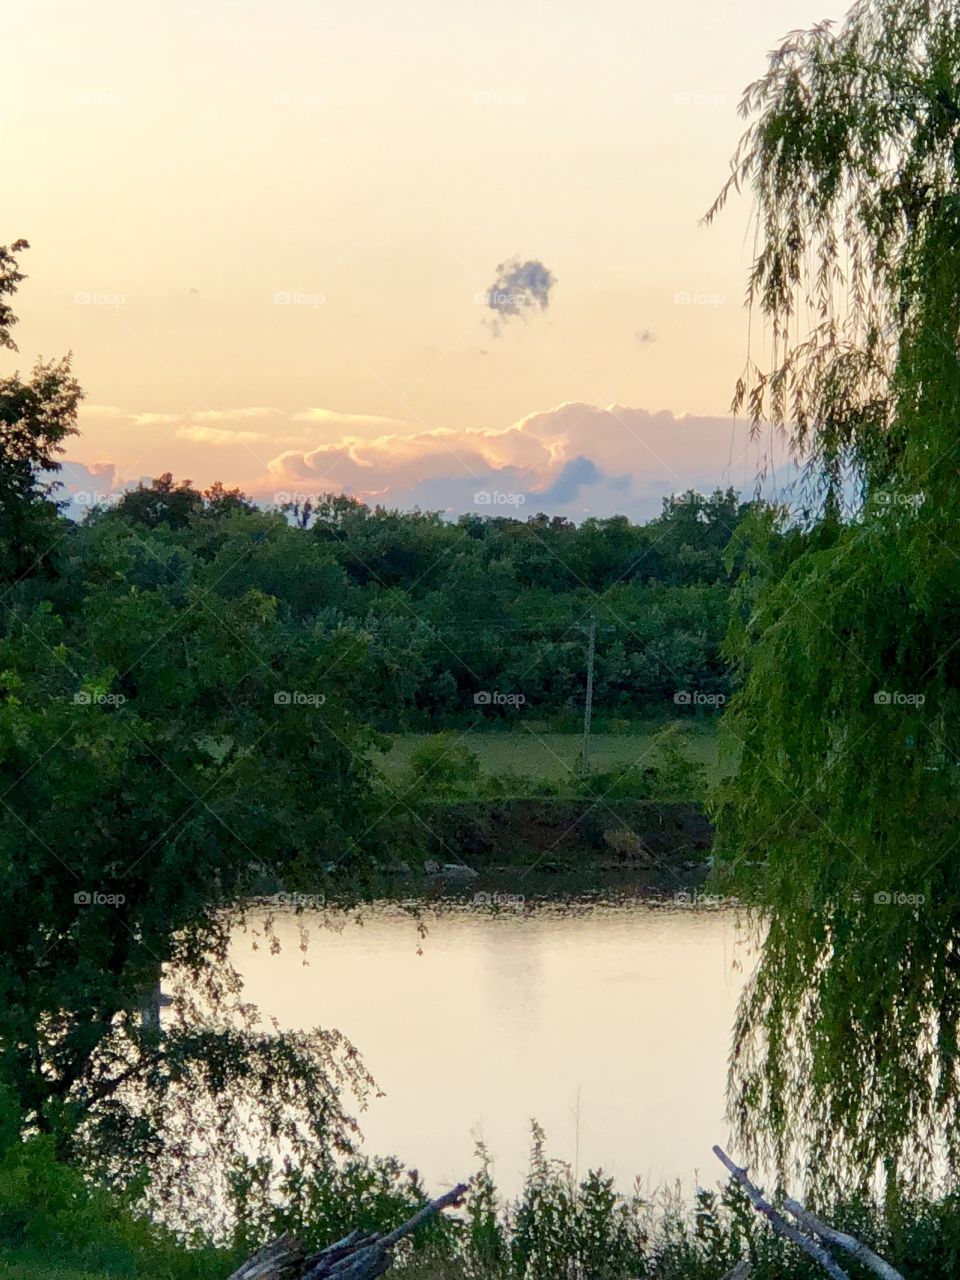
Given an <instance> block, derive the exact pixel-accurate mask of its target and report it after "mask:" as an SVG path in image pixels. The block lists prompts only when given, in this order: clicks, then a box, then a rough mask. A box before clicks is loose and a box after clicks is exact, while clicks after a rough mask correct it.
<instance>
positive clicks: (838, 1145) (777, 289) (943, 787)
mask: <svg viewBox="0 0 960 1280" xmlns="http://www.w3.org/2000/svg"><path fill="white" fill-rule="evenodd" d="M742 106H743V111H744V114H745V115H747V116H748V117H752V122H751V124H750V126H749V128H748V131H747V133H746V135H745V137H744V139H743V142H742V143H741V146H740V149H739V150H738V152H737V154H736V156H735V157H734V160H733V165H732V174H731V178H730V180H729V182H728V184H727V186H726V187H725V188H724V191H723V193H722V194H721V197H720V199H719V201H718V203H717V204H716V205H715V206H714V209H713V210H711V212H710V214H709V215H708V216H713V215H714V214H715V213H716V212H717V210H718V209H719V208H720V207H721V206H722V204H723V202H724V200H725V199H726V197H727V195H728V194H729V192H730V191H731V190H732V189H733V188H741V187H749V188H750V189H751V191H752V193H753V197H754V201H755V206H756V210H757V236H758V241H757V246H758V247H757V253H756V257H755V260H754V263H753V267H752V271H751V274H750V279H749V286H748V301H749V302H750V303H751V304H752V305H753V306H754V308H755V309H756V310H757V311H758V313H759V315H760V318H761V319H762V320H763V322H764V328H765V330H766V332H767V333H768V334H769V336H770V340H771V349H770V359H769V361H768V362H766V363H763V364H760V363H759V362H757V361H756V360H755V359H754V358H753V357H752V355H751V357H750V359H749V360H748V365H747V368H746V371H745V373H744V375H743V377H742V378H741V379H740V381H739V383H738V386H737V389H736V394H735V400H734V403H735V406H736V407H738V408H739V407H742V406H746V407H747V409H748V411H749V413H750V414H751V416H752V419H753V422H754V428H755V430H756V431H758V432H759V431H761V430H763V429H766V427H767V426H769V427H770V428H771V429H774V430H782V431H784V432H785V433H786V434H787V436H788V437H789V439H790V441H791V443H792V445H793V448H794V451H795V453H796V455H797V456H798V458H800V459H801V460H802V461H803V462H804V464H805V468H806V470H805V475H804V486H803V487H804V493H805V499H806V505H807V510H808V512H809V515H810V519H809V524H808V527H807V528H806V530H805V531H804V532H803V533H802V534H801V533H798V534H797V536H795V537H792V538H790V539H787V540H781V541H779V542H776V541H775V542H771V540H770V538H771V533H772V532H773V528H774V524H772V523H771V521H770V520H769V519H765V520H763V521H760V522H758V524H757V527H756V528H755V530H754V536H753V538H752V540H751V539H748V538H745V539H744V545H743V546H742V548H741V550H742V553H743V555H744V564H745V565H746V566H747V570H746V576H745V577H744V579H743V581H742V585H741V595H740V608H739V611H738V613H737V617H738V621H737V624H736V626H735V627H734V629H733V631H732V633H731V639H730V648H729V653H730V656H731V657H732V658H734V659H735V660H736V662H737V663H738V667H739V670H740V673H741V678H742V688H741V689H740V690H739V692H738V693H737V694H736V696H735V698H734V700H733V703H732V705H731V707H730V709H729V713H728V716H727V717H726V727H727V729H728V730H729V732H730V733H731V734H732V735H734V737H735V738H736V740H737V741H738V742H739V743H740V744H741V745H742V749H743V757H742V766H741V770H740V773H739V776H738V778H737V779H736V780H734V781H733V782H731V783H730V785H729V786H728V787H727V788H726V789H725V791H724V793H723V794H722V795H721V798H720V800H719V803H718V814H717V816H718V823H719V842H720V844H719V852H720V855H721V857H722V858H723V859H724V860H725V868H724V869H725V871H726V872H727V873H728V874H729V875H730V876H732V879H733V882H734V883H735V884H736V885H737V886H738V887H739V891H740V892H741V894H743V895H746V896H749V897H750V898H751V900H752V901H754V902H756V903H757V904H758V905H760V906H762V907H763V909H764V911H765V913H766V914H765V917H764V919H765V926H764V927H765V928H766V937H765V941H764V943H763V950H762V959H761V963H760V966H759V969H758V972H757V975H756V978H755V979H754V981H753V983H752V985H751V987H750V988H749V990H748V993H747V996H746V998H745V1001H744V1004H743V1006H742V1009H741V1016H740V1020H739V1024H738V1028H737V1035H736V1042H735V1048H734V1079H733V1084H734V1094H733V1101H734V1108H735V1117H736V1119H737V1120H738V1123H739V1127H740V1131H741V1137H742V1138H743V1139H744V1140H749V1141H752V1142H753V1144H754V1146H756V1147H758V1148H761V1149H764V1148H765V1149H767V1151H768V1153H771V1154H773V1155H774V1156H775V1157H776V1159H777V1160H778V1162H779V1164H780V1166H781V1168H783V1167H784V1166H785V1165H786V1164H787V1163H788V1162H789V1161H790V1159H791V1158H797V1159H801V1158H802V1159H803V1160H804V1162H805V1164H806V1168H807V1170H808V1172H810V1173H812V1172H813V1171H815V1172H816V1176H818V1177H820V1178H822V1177H823V1175H824V1172H825V1170H827V1169H831V1170H834V1171H835V1172H837V1174H838V1176H839V1175H840V1173H841V1171H843V1173H844V1176H850V1175H851V1174H852V1175H853V1176H855V1177H856V1178H858V1179H862V1180H864V1181H869V1179H870V1178H871V1177H872V1176H873V1173H874V1171H875V1170H876V1169H877V1168H878V1167H880V1166H881V1165H885V1166H886V1168H887V1169H888V1171H890V1172H894V1171H899V1173H900V1174H901V1175H904V1176H905V1175H906V1173H907V1172H908V1171H909V1172H911V1173H914V1174H916V1175H918V1176H923V1175H925V1174H929V1172H930V1170H931V1168H932V1160H933V1153H934V1152H935V1150H937V1149H940V1150H943V1149H944V1148H945V1150H946V1154H947V1156H948V1159H949V1161H950V1162H951V1164H952V1166H953V1167H954V1169H956V1167H957V1163H958V1154H960V1147H958V1140H957V1134H958V1131H957V1126H956V1122H955V1112H956V1106H957V1103H958V1101H960V1096H958V1086H960V1075H958V1061H957V1035H958V1031H960V983H958V978H960V951H958V943H960V937H958V928H960V914H958V910H957V908H958V903H960V859H958V856H957V839H958V836H957V832H958V827H957V818H958V816H960V815H958V785H957V784H958V780H960V773H958V763H960V754H958V752H960V736H958V710H960V702H958V695H960V656H958V655H960V649H958V639H957V637H958V627H957V624H958V619H960V484H958V480H960V474H958V447H960V365H958V331H960V252H958V250H960V10H958V9H957V8H956V6H955V5H953V4H950V3H943V2H934V3H928V2H926V0H862V2H861V3H858V4H856V5H855V6H854V7H853V8H852V10H851V11H850V13H849V15H848V16H847V18H846V19H845V20H844V21H843V22H842V23H841V24H840V25H839V26H833V25H831V24H829V23H822V24H820V25H818V26H816V27H814V28H813V29H811V30H809V31H804V32H798V33H794V34H793V35H791V36H790V37H789V38H788V39H787V41H786V42H785V43H784V44H783V45H782V46H781V47H780V48H779V49H778V50H776V51H775V52H774V53H773V54H772V56H771V59H770V66H769V70H768V71H767V73H766V75H765V76H763V77H762V78H761V79H760V80H758V81H757V82H756V83H755V84H754V85H752V86H750V88H748V90H747V91H746V94H745V96H744V99H743V104H742ZM774 523H775V522H774Z"/></svg>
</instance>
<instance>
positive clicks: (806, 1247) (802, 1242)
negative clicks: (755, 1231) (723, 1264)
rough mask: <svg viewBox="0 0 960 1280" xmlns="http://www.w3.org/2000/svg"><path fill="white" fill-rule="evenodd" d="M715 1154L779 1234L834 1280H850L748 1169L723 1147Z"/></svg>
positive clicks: (717, 1149) (716, 1150) (715, 1151)
mask: <svg viewBox="0 0 960 1280" xmlns="http://www.w3.org/2000/svg"><path fill="white" fill-rule="evenodd" d="M713 1154H714V1155H715V1156H716V1157H717V1159H718V1160H719V1161H720V1163H721V1164H722V1165H724V1166H725V1168H727V1169H729V1170H730V1172H731V1173H732V1174H733V1177H734V1179H735V1181H737V1182H738V1183H739V1184H740V1186H741V1187H743V1189H744V1191H745V1192H746V1194H747V1198H748V1199H749V1201H750V1203H751V1204H752V1205H753V1207H754V1208H755V1209H756V1210H757V1212H758V1213H762V1214H763V1216H764V1217H765V1218H766V1219H767V1221H768V1222H769V1223H770V1225H771V1227H773V1229H774V1231H776V1233H777V1235H781V1236H783V1237H784V1238H785V1239H786V1240H792V1241H793V1243H794V1244H795V1245H797V1247H798V1248H800V1249H802V1250H803V1251H804V1253H806V1254H807V1255H808V1256H809V1257H811V1258H813V1259H814V1261H815V1262H818V1263H819V1264H820V1266H821V1267H823V1269H824V1271H826V1273H827V1275H828V1276H832V1277H833V1280H850V1277H849V1276H848V1275H847V1273H846V1272H845V1271H844V1270H843V1268H842V1267H840V1266H838V1265H837V1263H836V1261H835V1260H834V1258H833V1257H832V1256H831V1255H830V1254H829V1253H827V1251H826V1249H824V1248H823V1246H822V1245H819V1244H818V1243H817V1242H816V1240H811V1238H810V1237H809V1236H805V1235H804V1234H803V1232H802V1231H798V1230H797V1228H796V1227H794V1226H792V1225H791V1224H790V1223H789V1222H787V1220H786V1218H784V1217H783V1215H782V1214H779V1213H777V1211H776V1209H774V1207H773V1205H771V1204H768V1203H767V1201H766V1200H764V1198H763V1196H762V1195H761V1194H760V1192H759V1191H758V1190H757V1188H756V1187H755V1186H754V1185H753V1183H752V1182H751V1181H750V1179H749V1178H748V1177H747V1171H746V1169H741V1168H739V1166H738V1165H735V1164H734V1163H733V1161H732V1160H731V1159H730V1157H729V1156H728V1155H727V1153H726V1152H725V1151H724V1150H723V1148H722V1147H714V1148H713Z"/></svg>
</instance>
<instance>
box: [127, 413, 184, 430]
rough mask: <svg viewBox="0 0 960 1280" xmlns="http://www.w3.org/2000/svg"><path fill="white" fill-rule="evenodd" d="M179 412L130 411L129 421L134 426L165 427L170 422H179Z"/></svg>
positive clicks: (180, 418)
mask: <svg viewBox="0 0 960 1280" xmlns="http://www.w3.org/2000/svg"><path fill="white" fill-rule="evenodd" d="M183 416H184V415H183V414H181V413H132V414H131V415H130V418H131V421H132V422H133V425H134V426H135V427H165V426H169V425H170V423H172V422H180V421H181V420H182V418H183Z"/></svg>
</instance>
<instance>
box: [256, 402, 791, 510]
mask: <svg viewBox="0 0 960 1280" xmlns="http://www.w3.org/2000/svg"><path fill="white" fill-rule="evenodd" d="M785 459H786V455H785V451H784V450H783V449H782V448H781V449H780V451H779V453H778V454H777V456H776V457H775V458H774V461H775V462H777V463H778V464H779V465H780V466H781V471H780V473H779V478H780V480H781V481H782V480H783V479H784V475H785V472H784V471H783V469H782V464H784V463H785ZM763 464H764V448H763V446H762V445H760V444H758V443H757V442H756V441H753V442H752V441H751V440H750V435H749V430H748V427H747V426H746V424H744V423H734V422H733V421H732V420H731V419H729V418H709V417H695V416H691V415H676V414H673V413H671V412H669V411H667V410H663V411H660V412H652V411H650V410H648V409H638V408H630V407H628V406H624V405H616V404H614V405H610V406H608V407H606V408H601V407H600V406H599V405H591V404H583V403H566V404H561V405H558V406H556V407H555V408H553V409H548V410H546V411H544V412H541V413H534V414H530V415H528V416H527V417H525V418H522V419H521V420H520V421H519V422H516V423H513V424H511V425H510V426H507V427H504V428H472V429H465V430H460V431H456V430H453V429H450V428H440V429H436V430H432V431H421V432H415V433H410V432H409V431H408V432H403V433H401V432H382V433H380V434H378V435H377V436H375V437H370V438H361V437H358V436H355V435H352V434H347V433H344V434H343V435H341V436H340V437H339V438H337V439H334V440H329V441H327V442H325V443H324V444H323V445H321V446H320V447H318V448H315V449H307V450H295V449H291V450H285V451H283V452H281V453H279V454H277V456H276V457H274V458H272V459H271V461H270V464H269V468H268V476H267V477H264V478H263V479H262V480H261V482H259V483H258V484H257V485H256V486H254V491H255V492H256V493H257V495H258V496H260V497H262V498H263V499H264V500H266V501H271V500H273V499H272V496H271V495H272V494H273V493H275V492H291V491H293V492H304V493H322V492H328V491H334V492H339V491H343V492H346V493H350V494H352V495H353V496H355V497H357V498H360V499H361V500H363V501H368V502H381V503H383V504H384V505H388V506H398V507H412V506H417V505H419V506H421V507H430V508H437V509H440V510H444V511H448V512H450V513H451V514H454V513H458V512H462V511H470V510H476V509H479V508H478V504H477V503H475V501H474V495H475V494H477V493H499V494H501V495H509V494H513V495H518V494H519V495H523V496H522V500H521V501H517V502H516V503H515V504H514V505H515V506H516V507H517V508H520V507H522V508H523V510H524V511H526V512H527V513H530V512H531V511H541V510H542V511H546V512H547V513H548V514H566V515H570V516H573V517H577V518H579V517H581V516H583V515H584V514H587V513H589V514H592V515H613V514H618V513H623V514H627V515H630V516H631V517H633V518H635V519H637V518H648V517H650V516H653V515H656V514H657V512H658V511H659V510H660V506H661V503H662V500H663V498H664V497H665V496H666V495H668V494H671V493H680V492H683V491H684V490H686V489H688V488H694V489H698V490H701V491H711V490H713V489H714V488H716V487H718V486H720V487H724V488H725V487H726V486H727V485H731V486H733V487H734V488H736V489H739V490H741V491H744V492H749V491H752V489H753V486H754V480H755V477H756V475H757V474H758V472H759V471H760V470H761V468H762V466H763ZM513 514H516V511H514V512H513ZM521 514H522V512H521Z"/></svg>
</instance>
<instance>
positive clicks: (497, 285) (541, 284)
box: [485, 258, 557, 335]
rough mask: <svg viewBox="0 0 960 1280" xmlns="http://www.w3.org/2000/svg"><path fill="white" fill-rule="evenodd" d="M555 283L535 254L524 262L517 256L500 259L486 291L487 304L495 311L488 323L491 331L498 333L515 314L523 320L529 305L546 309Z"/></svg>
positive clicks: (554, 279) (542, 309) (529, 307)
mask: <svg viewBox="0 0 960 1280" xmlns="http://www.w3.org/2000/svg"><path fill="white" fill-rule="evenodd" d="M556 283H557V281H556V278H555V277H554V276H553V275H552V274H551V273H550V272H549V271H548V270H547V268H546V267H545V266H544V265H543V263H542V262H539V261H538V260H537V259H536V258H530V259H528V260H527V261H526V262H520V261H519V260H518V259H516V258H512V259H511V260H510V261H509V262H501V263H500V265H499V266H498V267H497V278H496V279H495V280H494V282H493V284H492V285H491V286H490V288H489V289H488V290H487V293H486V295H485V301H486V304H487V306H488V307H489V308H490V310H491V311H493V312H495V313H496V319H495V320H494V321H493V322H492V326H491V327H492V329H493V332H494V334H495V335H496V334H498V333H499V332H500V331H501V329H502V328H503V326H504V325H505V324H506V323H507V322H508V321H509V320H511V319H512V318H513V317H514V316H519V318H520V319H521V320H522V319H523V317H524V312H525V311H529V310H530V309H531V308H532V307H539V308H540V310H541V311H546V309H547V307H548V306H549V305H550V290H551V289H552V288H553V286H554V285H555V284H556Z"/></svg>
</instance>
